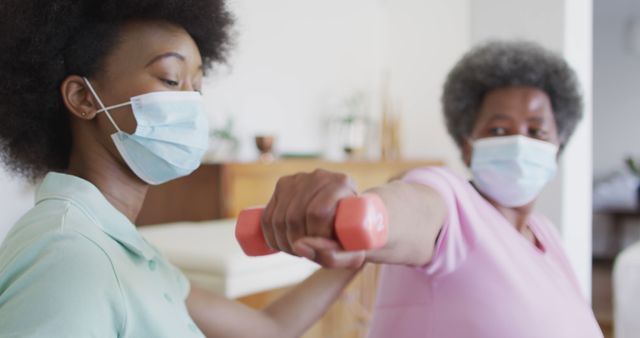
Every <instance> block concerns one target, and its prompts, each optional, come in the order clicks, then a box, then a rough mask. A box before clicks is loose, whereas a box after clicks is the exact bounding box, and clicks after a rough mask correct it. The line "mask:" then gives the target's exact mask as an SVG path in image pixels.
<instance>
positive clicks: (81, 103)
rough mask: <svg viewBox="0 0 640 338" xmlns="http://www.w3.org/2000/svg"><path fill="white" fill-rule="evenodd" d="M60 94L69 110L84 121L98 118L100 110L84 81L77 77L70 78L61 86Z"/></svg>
mask: <svg viewBox="0 0 640 338" xmlns="http://www.w3.org/2000/svg"><path fill="white" fill-rule="evenodd" d="M60 94H61V95H62V100H63V101H64V105H65V107H66V108H67V110H68V111H69V112H70V113H71V114H73V115H74V116H76V117H78V118H80V119H83V120H92V119H93V118H95V117H96V114H97V113H96V112H97V111H98V109H99V108H97V105H96V103H95V100H94V98H93V97H92V95H91V91H90V90H89V88H88V87H87V84H86V83H85V82H84V79H83V78H82V77H80V76H77V75H71V76H68V77H67V78H66V79H64V81H62V85H60Z"/></svg>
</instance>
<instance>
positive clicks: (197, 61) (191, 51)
mask: <svg viewBox="0 0 640 338" xmlns="http://www.w3.org/2000/svg"><path fill="white" fill-rule="evenodd" d="M165 54H173V55H180V56H182V58H183V61H184V62H186V63H187V64H193V65H198V66H199V65H201V64H202V59H201V56H200V52H199V50H198V46H197V45H196V43H195V41H193V39H192V38H191V36H190V35H189V34H188V33H187V32H186V31H185V30H184V29H183V28H182V27H180V26H177V25H173V24H171V23H167V22H160V21H133V22H129V23H126V24H124V25H123V26H122V28H121V29H120V30H119V37H118V43H117V44H116V46H115V47H114V49H113V50H112V51H111V53H110V55H109V57H108V60H109V61H111V62H108V63H112V64H116V65H118V66H127V65H129V66H132V67H141V66H142V67H145V66H147V65H148V64H149V62H151V61H152V60H153V59H154V58H157V57H158V56H159V55H165Z"/></svg>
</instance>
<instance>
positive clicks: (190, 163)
mask: <svg viewBox="0 0 640 338" xmlns="http://www.w3.org/2000/svg"><path fill="white" fill-rule="evenodd" d="M84 81H85V83H86V84H87V86H88V87H89V90H90V91H91V93H92V94H93V96H94V97H95V98H96V100H97V101H98V104H100V107H101V108H102V109H100V110H98V113H100V112H104V113H105V114H106V115H107V117H108V118H109V121H111V123H112V124H113V126H114V127H115V129H116V132H115V133H114V134H112V135H111V139H112V140H113V143H115V145H116V148H117V149H118V152H120V155H122V158H123V159H124V161H125V162H126V163H127V165H128V166H129V168H131V170H132V171H133V172H134V173H135V174H136V175H137V176H138V177H140V179H142V180H143V181H145V182H147V183H149V184H153V185H156V184H161V183H164V182H167V181H170V180H173V179H176V178H178V177H182V176H186V175H189V174H190V173H192V172H193V171H194V170H195V169H196V168H198V167H199V166H200V161H201V160H202V156H203V155H204V153H205V151H206V150H207V147H208V142H209V141H208V136H209V123H208V119H207V116H206V115H205V112H204V107H203V101H202V95H200V93H197V92H185V91H160V92H152V93H148V94H143V95H139V96H135V97H132V98H131V101H129V102H125V103H121V104H118V105H115V106H111V107H105V106H104V104H103V103H102V101H101V100H100V98H99V97H98V95H97V94H96V92H95V90H94V89H93V87H92V86H91V83H90V82H89V80H88V79H86V78H85V79H84ZM128 105H131V109H132V110H133V115H134V117H135V119H136V122H137V127H136V130H135V132H134V133H133V134H128V133H125V132H123V131H122V130H120V128H119V127H118V125H116V123H115V121H114V120H113V118H112V117H111V114H110V113H109V110H110V109H111V110H113V109H117V108H120V107H125V106H128Z"/></svg>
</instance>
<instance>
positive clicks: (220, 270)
mask: <svg viewBox="0 0 640 338" xmlns="http://www.w3.org/2000/svg"><path fill="white" fill-rule="evenodd" d="M234 229H235V220H232V219H227V220H219V221H208V222H197V223H194V222H185V223H171V224H159V225H153V226H144V227H141V228H140V233H141V234H142V236H143V237H144V238H145V239H146V240H147V241H148V242H149V243H151V244H153V245H154V246H155V247H157V248H158V250H160V251H161V252H162V253H163V254H164V255H165V256H166V257H167V258H168V259H169V261H171V262H172V263H173V264H175V265H176V266H177V267H178V268H180V269H181V270H182V271H183V272H184V274H185V275H186V276H187V278H189V280H191V282H193V283H196V284H198V285H200V286H201V287H203V288H205V289H208V290H210V291H213V292H216V293H218V294H221V295H224V296H226V297H228V298H238V297H242V296H246V295H250V294H254V293H258V292H261V291H267V290H271V289H276V288H280V287H285V286H289V285H292V284H296V283H298V282H300V281H302V280H304V279H305V278H306V277H308V276H309V275H311V274H312V273H313V272H314V271H315V270H317V269H318V268H319V267H318V265H317V264H315V263H313V262H311V261H309V260H306V259H303V258H298V257H294V256H290V255H287V254H284V253H277V254H273V255H268V256H262V257H247V256H246V255H245V254H244V252H243V251H242V249H241V248H240V245H238V243H237V242H236V239H235V235H234Z"/></svg>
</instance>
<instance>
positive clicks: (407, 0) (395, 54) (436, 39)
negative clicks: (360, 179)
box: [387, 0, 470, 173]
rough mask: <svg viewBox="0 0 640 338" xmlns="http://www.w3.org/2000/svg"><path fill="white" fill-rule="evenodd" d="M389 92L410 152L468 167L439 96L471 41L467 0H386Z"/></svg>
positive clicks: (405, 149) (405, 148)
mask: <svg viewBox="0 0 640 338" xmlns="http://www.w3.org/2000/svg"><path fill="white" fill-rule="evenodd" d="M387 6H388V8H389V17H390V19H389V22H390V34H389V47H388V49H389V67H390V69H391V84H392V93H393V96H394V98H395V99H397V100H398V102H399V103H400V110H401V112H402V140H401V141H402V145H403V147H402V150H403V154H404V156H405V157H408V158H438V159H442V160H444V161H445V162H446V163H447V164H448V165H450V166H451V167H453V168H454V169H456V170H457V171H458V172H460V173H464V172H466V170H465V169H464V164H463V163H462V161H461V157H460V152H459V150H458V148H457V146H456V145H455V143H454V142H453V141H452V139H451V137H449V135H448V133H447V130H446V127H445V123H444V118H443V115H442V105H441V103H440V96H441V95H442V86H443V84H444V81H445V78H446V75H447V73H448V72H449V70H450V69H451V68H452V67H453V66H454V64H455V63H456V62H457V61H458V60H459V59H460V58H461V57H462V55H463V54H464V53H465V52H467V51H468V49H469V47H470V34H469V32H470V18H469V1H468V0H448V1H415V0H399V1H398V0H395V1H388V5H387Z"/></svg>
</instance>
